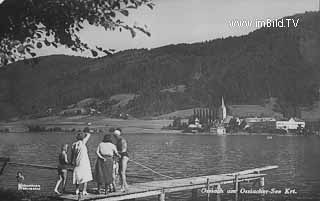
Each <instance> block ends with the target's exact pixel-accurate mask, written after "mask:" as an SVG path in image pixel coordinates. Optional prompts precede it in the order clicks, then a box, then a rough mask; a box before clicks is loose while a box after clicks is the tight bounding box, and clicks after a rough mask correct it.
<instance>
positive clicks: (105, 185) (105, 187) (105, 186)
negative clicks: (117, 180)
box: [104, 184, 109, 195]
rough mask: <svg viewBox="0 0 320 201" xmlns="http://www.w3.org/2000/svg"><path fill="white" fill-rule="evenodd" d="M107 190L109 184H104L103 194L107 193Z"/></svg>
mask: <svg viewBox="0 0 320 201" xmlns="http://www.w3.org/2000/svg"><path fill="white" fill-rule="evenodd" d="M108 191H109V185H108V184H104V194H105V195H107V194H108Z"/></svg>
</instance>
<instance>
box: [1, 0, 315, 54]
mask: <svg viewBox="0 0 320 201" xmlns="http://www.w3.org/2000/svg"><path fill="white" fill-rule="evenodd" d="M0 1H1V0H0ZM153 2H154V3H155V4H156V6H155V8H154V9H153V10H151V9H149V8H147V7H144V8H141V9H139V10H134V11H132V12H131V13H130V15H129V18H128V19H127V21H128V22H129V24H132V25H133V24H136V25H140V26H144V25H146V26H147V28H148V30H149V31H150V32H151V37H148V36H146V35H144V34H142V33H138V34H137V36H136V37H135V38H132V37H131V35H130V33H129V32H126V31H122V32H119V31H114V32H111V31H108V32H106V31H105V30H104V29H103V28H102V27H93V26H90V25H85V29H84V30H82V31H81V33H80V37H81V39H82V40H83V41H85V42H87V43H89V45H91V46H93V47H95V46H96V45H98V46H102V47H103V48H111V49H115V50H117V51H121V50H126V49H134V48H148V49H150V48H155V47H160V46H165V45H169V44H178V43H194V42H202V41H206V40H213V39H216V38H222V37H228V36H239V35H245V34H248V33H249V32H251V31H253V30H255V29H256V27H254V26H250V27H231V26H230V22H231V21H234V20H246V21H247V20H252V21H255V20H266V19H277V18H281V17H285V16H290V15H293V14H297V13H304V12H305V11H315V10H318V9H319V0H153ZM50 54H72V55H79V56H80V55H81V56H90V54H89V52H85V53H83V54H79V53H74V52H72V51H71V50H67V49H65V48H57V49H56V48H48V49H42V50H41V51H40V52H39V53H38V55H39V56H41V55H50ZM101 56H102V55H101Z"/></svg>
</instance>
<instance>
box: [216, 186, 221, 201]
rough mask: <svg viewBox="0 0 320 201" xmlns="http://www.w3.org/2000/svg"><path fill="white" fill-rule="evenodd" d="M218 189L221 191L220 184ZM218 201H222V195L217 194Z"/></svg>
mask: <svg viewBox="0 0 320 201" xmlns="http://www.w3.org/2000/svg"><path fill="white" fill-rule="evenodd" d="M216 189H217V190H221V185H220V184H217V187H216ZM217 201H221V194H220V193H218V194H217Z"/></svg>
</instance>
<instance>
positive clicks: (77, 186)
mask: <svg viewBox="0 0 320 201" xmlns="http://www.w3.org/2000/svg"><path fill="white" fill-rule="evenodd" d="M79 193H80V184H76V195H79Z"/></svg>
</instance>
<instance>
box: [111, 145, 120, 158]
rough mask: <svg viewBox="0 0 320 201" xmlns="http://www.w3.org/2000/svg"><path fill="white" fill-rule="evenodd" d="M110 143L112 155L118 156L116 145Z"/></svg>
mask: <svg viewBox="0 0 320 201" xmlns="http://www.w3.org/2000/svg"><path fill="white" fill-rule="evenodd" d="M112 145H113V153H114V155H116V156H117V157H119V158H120V154H119V153H118V150H117V147H116V146H115V145H114V144H112Z"/></svg>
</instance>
